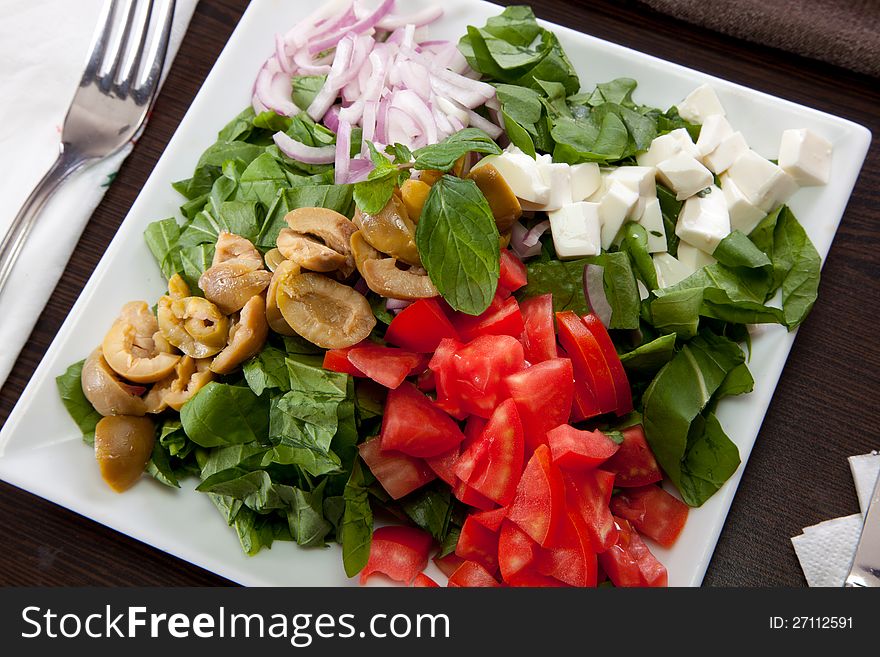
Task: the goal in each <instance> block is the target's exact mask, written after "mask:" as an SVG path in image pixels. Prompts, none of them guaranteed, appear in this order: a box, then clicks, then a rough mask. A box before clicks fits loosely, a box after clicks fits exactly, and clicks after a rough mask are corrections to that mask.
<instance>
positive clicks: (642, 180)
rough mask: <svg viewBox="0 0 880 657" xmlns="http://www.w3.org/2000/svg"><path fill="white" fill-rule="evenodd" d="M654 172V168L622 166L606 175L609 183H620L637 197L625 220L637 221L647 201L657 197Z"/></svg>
mask: <svg viewBox="0 0 880 657" xmlns="http://www.w3.org/2000/svg"><path fill="white" fill-rule="evenodd" d="M656 171H657V170H656V169H655V168H654V167H633V166H623V167H618V168H616V169H614V170H613V171H612V172H611V173H609V174H608V180H609V181H611V182H613V181H615V180H617V181H620V182H621V183H623V184H624V185H626V186H627V187H629V188H630V189H631V190H633V191H634V192H636V193H637V194H638V195H639V200H638V201H637V202H636V204H635V205H634V206H633V207H632V210H630V213H629V215H628V216H627V219H631V220H632V221H638V220H639V217H641V216H642V212H643V211H644V210H645V203H646V202H647V201H648V199H651V198H656V197H657V181H656V180H655V174H656Z"/></svg>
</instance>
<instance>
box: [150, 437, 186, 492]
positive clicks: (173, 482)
mask: <svg viewBox="0 0 880 657" xmlns="http://www.w3.org/2000/svg"><path fill="white" fill-rule="evenodd" d="M169 456H170V455H169V454H168V451H167V450H166V449H165V447H163V446H162V443H160V442H159V441H158V440H157V441H156V443H155V444H154V445H153V453H152V455H151V456H150V460H149V461H148V462H147V472H148V473H149V474H150V475H151V476H152V477H153V478H154V479H155V480H156V481H158V482H160V483H162V484H165V485H166V486H169V487H170V488H180V482H178V481H177V475H176V474H175V473H174V468H173V467H171V459H170V458H169Z"/></svg>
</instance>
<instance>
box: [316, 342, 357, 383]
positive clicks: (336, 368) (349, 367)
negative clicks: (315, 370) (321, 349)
mask: <svg viewBox="0 0 880 657" xmlns="http://www.w3.org/2000/svg"><path fill="white" fill-rule="evenodd" d="M355 346H358V345H354V346H352V347H345V348H344V349H328V350H327V351H326V352H325V353H324V369H325V370H330V371H331V372H341V373H342V374H351V375H352V376H359V377H365V376H367V375H366V374H364V373H363V372H361V371H360V370H359V369H358V368H357V367H355V366H354V365H353V364H352V363H351V361H349V360H348V353H349V352H350V351H351V350H352V349H354V347H355Z"/></svg>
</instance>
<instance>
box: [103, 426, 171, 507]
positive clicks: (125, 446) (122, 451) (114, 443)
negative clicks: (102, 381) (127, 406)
mask: <svg viewBox="0 0 880 657" xmlns="http://www.w3.org/2000/svg"><path fill="white" fill-rule="evenodd" d="M155 442H156V429H155V427H154V426H153V421H152V420H151V419H149V418H146V417H132V416H130V415H111V416H110V417H105V418H103V419H102V420H101V421H100V422H98V424H97V425H96V426H95V458H96V459H97V461H98V467H99V468H100V469H101V477H102V478H103V479H104V481H105V482H107V485H108V486H110V488H112V489H113V490H115V491H116V492H117V493H122V492H124V491H126V490H128V489H129V488H131V487H132V486H133V485H134V483H135V482H136V481H137V480H138V479H139V478H140V476H141V474H142V473H143V471H144V468H145V467H146V465H147V461H149V460H150V455H151V454H152V453H153V445H154V444H155Z"/></svg>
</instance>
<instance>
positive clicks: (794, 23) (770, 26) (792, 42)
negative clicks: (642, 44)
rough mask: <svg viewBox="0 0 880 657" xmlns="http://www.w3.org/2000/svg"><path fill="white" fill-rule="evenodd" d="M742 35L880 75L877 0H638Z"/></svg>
mask: <svg viewBox="0 0 880 657" xmlns="http://www.w3.org/2000/svg"><path fill="white" fill-rule="evenodd" d="M641 2H643V3H644V4H646V5H648V6H649V7H651V8H652V9H655V10H656V11H659V12H662V13H664V14H669V15H670V16H674V17H676V18H679V19H681V20H684V21H687V22H688V23H693V24H694V25H699V26H702V27H707V28H709V29H712V30H715V31H717V32H723V33H724V34H729V35H730V36H734V37H737V38H740V39H745V40H747V41H752V42H754V43H760V44H764V45H767V46H771V47H774V48H780V49H782V50H787V51H790V52H794V53H797V54H799V55H804V56H806V57H812V58H814V59H819V60H822V61H825V62H829V63H831V64H835V65H837V66H842V67H844V68H848V69H851V70H853V71H858V72H860V73H867V74H868V75H873V76H876V77H880V0H722V1H719V0H641Z"/></svg>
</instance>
